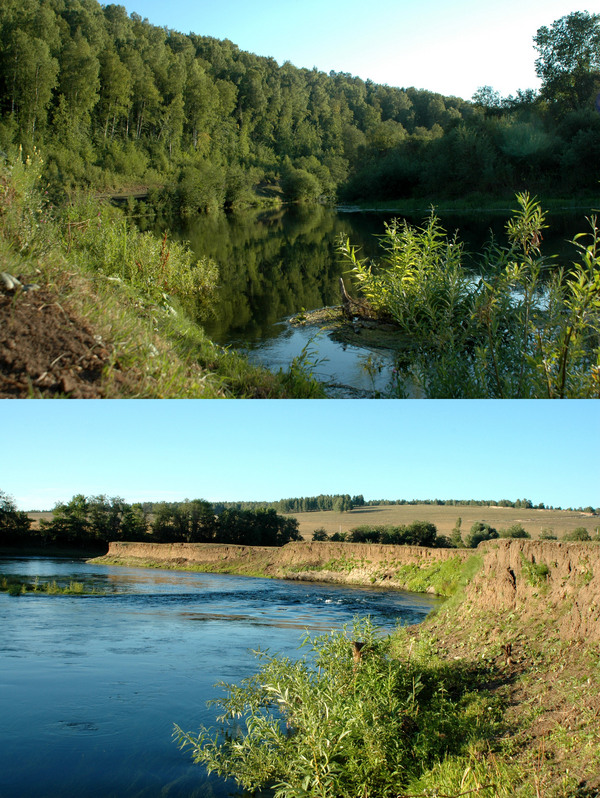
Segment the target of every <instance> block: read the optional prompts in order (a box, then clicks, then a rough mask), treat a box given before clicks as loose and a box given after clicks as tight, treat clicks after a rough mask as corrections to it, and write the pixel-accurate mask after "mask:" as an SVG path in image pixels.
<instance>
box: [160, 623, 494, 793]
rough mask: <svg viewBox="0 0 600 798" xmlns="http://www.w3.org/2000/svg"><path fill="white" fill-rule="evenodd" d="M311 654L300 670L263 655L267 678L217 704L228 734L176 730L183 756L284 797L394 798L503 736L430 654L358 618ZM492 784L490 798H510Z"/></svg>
mask: <svg viewBox="0 0 600 798" xmlns="http://www.w3.org/2000/svg"><path fill="white" fill-rule="evenodd" d="M399 634H400V633H399ZM399 640H403V641H404V643H405V644H406V645H405V648H404V651H403V655H400V656H399V655H398V650H397V647H398V645H399ZM353 641H360V643H362V644H363V645H362V648H360V651H359V652H357V651H356V649H357V648H358V647H356V646H355V645H354V642H353ZM419 645H422V646H423V651H419V650H418V648H419ZM304 646H306V647H307V648H308V653H307V655H306V656H305V657H304V658H302V659H299V660H296V661H292V660H290V659H288V658H287V657H283V656H280V655H271V654H269V653H268V652H257V654H258V656H259V659H260V661H261V668H260V670H259V672H258V673H257V674H256V675H254V676H252V677H250V678H248V679H245V680H244V681H243V682H242V683H241V684H240V685H239V686H238V685H232V684H222V685H221V686H222V687H223V688H224V689H225V691H226V696H225V697H224V698H222V699H218V700H217V701H215V702H213V703H214V704H216V705H217V706H218V707H219V708H220V710H221V714H220V716H219V717H218V719H217V720H218V722H219V723H221V724H222V728H221V730H217V731H215V730H211V729H208V728H202V729H201V730H200V732H199V733H197V734H194V733H190V732H184V731H182V730H181V729H180V728H179V727H178V726H176V727H175V735H174V736H175V737H176V739H177V740H178V742H179V744H180V746H181V747H182V748H185V749H190V750H191V753H192V757H193V759H194V761H195V762H197V763H201V764H203V765H204V766H205V767H206V768H207V769H208V770H209V772H216V773H218V774H219V775H221V776H225V777H231V778H233V779H235V780H236V782H237V783H238V784H239V785H241V786H243V787H245V788H246V789H248V790H257V789H260V788H263V787H272V788H273V789H274V790H275V796H276V798H306V797H307V796H321V797H322V798H356V796H364V797H365V798H369V797H370V796H372V797H373V798H375V796H376V798H386V796H390V798H391V796H398V795H399V794H401V793H400V790H401V789H402V788H404V787H406V786H407V785H409V784H410V783H411V782H412V781H414V780H416V779H418V778H420V777H421V776H422V775H423V774H424V773H427V772H428V771H429V770H430V769H431V768H432V767H433V766H434V765H435V764H436V763H440V762H443V761H444V760H445V759H446V758H448V757H451V756H467V755H468V752H469V751H470V750H472V746H473V745H477V744H479V743H481V742H482V741H487V740H490V739H491V738H492V737H493V736H494V735H495V734H497V733H498V730H499V724H500V722H501V712H500V709H499V707H498V706H496V705H495V704H494V702H493V701H491V699H490V698H489V696H487V695H486V694H485V692H483V693H479V694H476V693H475V692H471V691H470V689H469V684H468V679H467V678H465V674H464V672H461V671H460V670H459V669H458V668H454V669H453V668H451V667H449V666H448V665H446V664H443V663H441V662H438V661H437V660H436V658H435V656H434V655H433V651H431V650H425V648H426V644H419V643H417V644H416V645H415V646H414V649H413V646H412V645H411V644H409V642H408V640H407V638H406V637H404V638H402V637H400V638H399V637H398V636H396V635H394V636H388V637H383V638H382V637H381V636H380V635H379V634H378V630H377V629H376V628H375V627H374V626H373V625H372V623H371V622H370V621H369V620H368V619H366V620H365V619H362V620H361V619H356V620H355V622H354V624H353V627H352V630H351V631H349V630H348V629H346V628H345V629H344V630H342V631H334V632H331V633H329V634H326V635H322V636H317V637H315V638H314V639H313V638H311V637H310V636H307V637H306V639H305V641H304ZM488 783H489V782H488ZM492 786H493V787H497V788H498V789H497V791H496V792H493V790H492V791H490V792H489V793H487V795H488V796H490V798H491V796H492V795H495V796H497V795H501V794H505V793H502V791H501V789H500V785H499V784H496V783H495V781H494V780H493V781H492ZM502 786H503V787H504V785H502ZM506 786H508V783H506ZM483 794H484V795H486V793H483ZM506 794H507V795H508V793H506Z"/></svg>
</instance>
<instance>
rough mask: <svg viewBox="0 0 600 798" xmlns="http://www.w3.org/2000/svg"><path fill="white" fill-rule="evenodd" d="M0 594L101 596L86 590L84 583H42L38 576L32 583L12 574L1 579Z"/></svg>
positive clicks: (96, 592) (92, 590) (54, 581)
mask: <svg viewBox="0 0 600 798" xmlns="http://www.w3.org/2000/svg"><path fill="white" fill-rule="evenodd" d="M0 593H8V595H9V596H24V595H27V594H38V595H46V596H84V595H86V596H89V595H99V594H98V591H96V590H94V589H91V590H90V589H86V586H85V585H84V584H83V582H74V581H70V582H69V584H68V585H60V584H58V582H57V581H56V580H55V579H53V580H52V581H51V582H40V580H39V578H38V577H37V576H36V578H35V579H34V580H33V582H31V581H28V580H26V579H22V578H21V577H18V576H12V575H10V574H7V575H5V576H2V577H1V578H0Z"/></svg>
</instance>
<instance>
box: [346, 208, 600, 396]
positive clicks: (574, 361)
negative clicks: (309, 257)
mask: <svg viewBox="0 0 600 798" xmlns="http://www.w3.org/2000/svg"><path fill="white" fill-rule="evenodd" d="M517 202H518V208H517V209H516V210H515V211H514V212H513V215H512V217H511V219H510V220H509V222H508V224H507V236H508V243H507V244H506V245H505V246H499V245H498V244H497V243H496V242H494V241H493V240H492V241H491V242H490V243H489V245H488V246H487V247H486V248H485V250H484V251H483V253H481V255H480V257H479V264H478V265H479V269H478V271H479V275H478V276H474V275H473V273H472V271H470V270H468V269H467V268H466V266H465V264H464V253H463V248H462V245H461V244H460V243H459V242H458V241H457V239H456V236H455V237H453V238H448V237H447V235H446V233H445V231H444V230H443V228H442V227H441V225H440V223H439V220H438V219H437V217H436V216H435V214H434V213H433V212H432V213H431V215H430V218H429V220H428V222H427V223H426V224H425V225H424V226H423V227H420V228H415V227H412V226H411V225H409V224H408V223H407V222H403V223H400V222H399V221H393V222H392V223H390V224H389V225H387V227H386V230H385V234H384V235H383V236H382V240H381V248H382V250H383V255H382V258H381V260H380V261H378V262H373V261H367V260H361V259H360V258H359V257H358V254H357V250H356V249H355V248H354V247H353V246H352V245H351V244H350V242H349V241H348V239H344V240H342V241H341V242H340V244H339V248H338V249H339V253H340V255H341V257H342V258H343V260H344V261H345V262H346V263H347V264H348V265H349V267H350V270H351V272H352V274H353V275H354V277H355V278H356V280H357V282H358V284H359V286H360V290H361V292H362V293H363V295H364V297H365V299H366V300H367V301H368V302H369V303H370V305H371V306H372V307H373V309H374V310H375V311H376V312H377V313H378V314H380V315H381V316H383V317H391V318H392V319H393V321H394V322H395V323H396V324H397V325H398V327H399V328H401V329H402V330H403V331H405V332H406V333H407V334H409V335H410V337H411V339H412V344H413V347H412V349H411V351H410V356H409V357H407V356H403V357H402V358H399V359H398V363H397V371H398V373H399V374H400V375H401V377H404V378H405V379H410V380H411V381H413V382H416V383H417V384H418V385H419V386H420V387H421V389H422V390H423V392H424V393H425V395H427V396H429V397H432V398H470V397H474V398H475V397H481V398H565V397H572V398H576V397H600V345H599V341H600V239H599V232H598V227H597V221H596V218H595V217H592V218H590V219H589V220H588V221H589V225H590V232H589V233H581V234H579V235H577V236H576V237H575V238H574V239H573V242H572V243H573V246H574V254H575V256H576V260H575V261H574V262H573V263H571V264H570V265H569V266H568V267H564V266H562V267H561V266H560V265H558V264H555V263H554V260H553V259H552V258H548V257H546V256H544V255H543V254H542V252H541V247H542V240H543V230H544V229H546V227H547V225H546V222H545V214H544V212H543V211H542V209H541V206H540V204H539V202H537V200H535V199H532V198H531V197H530V196H529V195H528V194H526V193H524V194H519V195H517ZM398 384H399V385H401V384H402V383H401V381H400V382H399V383H398Z"/></svg>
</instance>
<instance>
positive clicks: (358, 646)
mask: <svg viewBox="0 0 600 798" xmlns="http://www.w3.org/2000/svg"><path fill="white" fill-rule="evenodd" d="M340 279H341V278H340ZM364 645H365V644H364V643H361V642H360V641H358V640H354V641H353V643H352V658H353V659H354V670H356V669H357V667H358V666H359V664H360V661H361V659H362V649H363V647H364Z"/></svg>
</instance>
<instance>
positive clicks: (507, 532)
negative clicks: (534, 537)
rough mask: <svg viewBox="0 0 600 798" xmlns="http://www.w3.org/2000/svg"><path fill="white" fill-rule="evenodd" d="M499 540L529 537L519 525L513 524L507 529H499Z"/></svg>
mask: <svg viewBox="0 0 600 798" xmlns="http://www.w3.org/2000/svg"><path fill="white" fill-rule="evenodd" d="M499 536H500V537H501V538H530V537H531V535H530V534H529V532H527V531H526V530H525V529H523V526H522V525H521V524H513V525H512V526H509V527H508V529H501V530H500V532H499Z"/></svg>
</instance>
